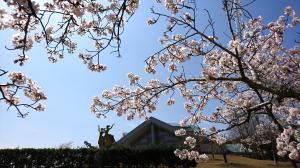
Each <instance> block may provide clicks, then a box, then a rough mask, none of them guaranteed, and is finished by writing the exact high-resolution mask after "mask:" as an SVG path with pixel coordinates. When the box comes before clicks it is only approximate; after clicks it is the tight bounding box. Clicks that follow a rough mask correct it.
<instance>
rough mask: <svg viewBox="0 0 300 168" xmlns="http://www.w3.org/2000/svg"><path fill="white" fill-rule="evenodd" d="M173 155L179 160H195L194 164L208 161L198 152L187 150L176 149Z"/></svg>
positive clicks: (205, 156)
mask: <svg viewBox="0 0 300 168" xmlns="http://www.w3.org/2000/svg"><path fill="white" fill-rule="evenodd" d="M174 154H175V155H176V156H178V157H179V158H180V159H189V160H195V161H196V162H207V161H208V160H209V158H208V156H207V155H206V154H199V152H198V151H189V150H187V149H183V150H179V149H176V150H175V151H174Z"/></svg>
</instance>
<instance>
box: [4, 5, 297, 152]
mask: <svg viewBox="0 0 300 168" xmlns="http://www.w3.org/2000/svg"><path fill="white" fill-rule="evenodd" d="M153 2H154V0H153V1H148V0H147V1H146V0H144V1H142V2H141V6H140V8H139V9H138V11H137V12H136V14H135V15H134V16H133V17H132V18H131V20H130V22H129V23H128V24H127V26H126V30H125V33H124V35H123V36H122V39H123V41H122V42H123V43H122V49H121V53H122V57H121V58H117V57H116V56H115V55H109V54H104V55H102V58H101V60H102V61H103V63H104V64H106V65H108V70H107V71H105V72H103V73H96V72H91V71H89V70H88V69H87V68H86V66H85V65H84V64H82V62H81V60H79V58H78V56H77V55H66V56H65V58H64V59H62V60H59V61H58V63H56V64H52V63H50V62H49V61H48V59H47V54H46V52H45V51H44V49H43V46H42V45H38V46H35V47H34V48H33V49H32V51H30V52H28V53H27V54H28V55H29V61H28V62H27V63H26V64H25V66H23V67H19V66H18V65H14V64H13V63H12V61H13V60H14V58H16V56H17V53H15V52H12V51H8V50H6V49H5V48H4V46H9V45H10V39H11V37H12V35H13V32H12V31H9V30H7V31H1V32H0V39H1V40H0V48H1V49H0V67H1V68H3V69H5V70H12V71H22V72H24V73H25V74H26V75H28V76H29V77H31V78H32V79H34V80H36V81H37V82H38V84H39V85H40V86H41V87H42V89H43V90H44V91H45V92H46V94H47V96H48V100H47V101H46V102H45V104H46V106H47V109H46V111H44V112H41V113H39V112H34V111H32V112H31V113H30V114H29V116H27V117H26V118H19V117H17V114H16V113H15V112H14V111H7V110H6V106H5V104H3V103H0V148H7V147H9V148H15V147H36V148H43V147H56V146H58V145H59V144H61V143H65V142H70V141H72V142H74V143H73V146H74V147H76V146H83V141H85V140H87V141H89V142H91V143H92V144H93V145H96V144H97V140H98V131H97V125H100V126H101V127H104V126H106V125H107V124H112V123H115V127H114V128H113V129H112V134H114V135H115V138H116V139H117V140H118V139H119V138H120V137H121V135H122V133H123V132H129V131H130V130H132V129H133V128H135V127H136V126H137V125H138V124H140V123H141V122H142V120H141V119H138V118H137V119H135V120H133V121H127V120H126V116H124V117H117V116H116V115H115V113H111V114H110V115H109V116H108V117H107V118H106V119H98V118H96V117H95V116H94V115H93V114H92V113H91V112H90V111H89V108H90V104H91V101H92V98H93V97H94V96H95V95H99V94H100V93H101V92H102V91H103V90H105V89H111V88H112V87H113V86H114V85H116V84H117V85H128V82H127V73H128V72H134V73H136V74H138V75H140V76H141V77H142V80H143V81H145V80H147V79H150V78H159V79H164V78H165V75H164V74H165V72H166V71H165V70H163V69H160V71H159V72H158V73H157V74H156V75H155V76H151V75H145V73H144V72H143V69H144V66H145V64H144V60H145V59H146V58H147V57H148V56H150V55H151V54H152V53H154V52H155V51H156V50H158V49H160V47H161V46H160V45H159V44H158V39H159V37H160V35H161V33H162V31H163V30H164V28H165V25H164V23H163V22H161V23H159V24H158V25H155V26H153V27H149V26H147V23H146V21H147V20H148V19H149V18H151V17H152V15H151V14H150V12H149V8H150V7H151V6H152V5H153ZM0 5H1V6H0V7H2V8H3V7H4V6H3V3H0ZM197 5H198V7H197V8H198V12H199V13H201V15H199V17H198V20H199V21H198V22H199V23H207V22H206V21H207V18H206V17H205V15H202V14H204V11H203V9H204V8H206V9H208V10H210V11H211V14H212V17H213V19H214V20H215V21H216V28H217V29H219V32H220V33H222V31H220V30H222V29H223V28H224V24H225V22H224V19H223V18H224V15H223V13H222V10H220V9H221V7H222V5H221V1H220V0H198V1H197ZM287 5H292V6H293V7H294V8H295V9H296V11H297V14H298V16H299V14H300V2H299V1H298V0H258V1H257V2H255V3H254V5H253V6H252V8H250V10H251V11H252V14H253V16H254V17H255V16H258V15H262V16H263V17H264V18H265V20H266V21H270V20H275V19H276V18H277V17H278V16H279V15H281V14H282V13H283V9H284V7H286V6H287ZM225 40H227V39H225ZM87 45H89V44H88V43H85V42H84V41H79V46H80V47H81V48H85V47H86V46H87ZM90 45H93V44H90ZM190 64H191V66H189V68H188V70H187V73H191V74H193V73H195V72H197V71H200V68H199V66H197V65H199V64H198V62H197V61H195V62H190ZM0 82H3V79H0ZM210 107H211V108H214V106H213V105H211V106H210ZM153 116H155V117H157V118H159V119H161V120H163V121H166V122H172V123H177V122H178V121H179V120H180V119H182V118H184V117H185V116H186V112H184V109H183V104H182V103H181V102H177V103H176V104H175V105H174V106H172V107H166V106H165V102H164V101H163V102H161V103H160V106H159V108H158V109H157V111H156V112H155V113H153Z"/></svg>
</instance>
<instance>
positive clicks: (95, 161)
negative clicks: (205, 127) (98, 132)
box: [0, 145, 197, 168]
mask: <svg viewBox="0 0 300 168" xmlns="http://www.w3.org/2000/svg"><path fill="white" fill-rule="evenodd" d="M174 150H175V148H174V147H172V146H165V145H161V146H160V145H159V146H144V147H125V146H118V147H117V146H115V147H112V148H110V149H109V150H107V151H104V152H103V151H99V150H93V149H87V148H80V149H1V150H0V167H1V168H8V167H13V166H15V167H25V166H26V167H45V168H48V167H78V168H85V167H157V166H168V167H195V166H196V165H197V164H196V162H195V161H189V160H180V159H179V158H178V157H176V156H175V155H174Z"/></svg>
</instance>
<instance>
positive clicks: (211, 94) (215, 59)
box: [91, 0, 300, 160]
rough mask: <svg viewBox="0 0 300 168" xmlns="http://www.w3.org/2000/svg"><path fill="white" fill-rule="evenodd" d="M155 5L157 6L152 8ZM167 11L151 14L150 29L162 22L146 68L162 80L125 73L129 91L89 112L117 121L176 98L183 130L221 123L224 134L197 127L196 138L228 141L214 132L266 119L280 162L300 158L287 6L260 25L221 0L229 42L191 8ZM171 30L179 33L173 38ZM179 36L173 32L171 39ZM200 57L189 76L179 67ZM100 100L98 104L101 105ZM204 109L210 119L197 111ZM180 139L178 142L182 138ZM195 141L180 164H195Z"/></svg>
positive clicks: (106, 94)
mask: <svg viewBox="0 0 300 168" xmlns="http://www.w3.org/2000/svg"><path fill="white" fill-rule="evenodd" d="M157 3H159V4H160V3H162V2H160V1H157ZM163 4H164V6H165V8H166V9H167V12H165V13H164V12H157V11H156V10H155V8H152V9H151V11H152V13H153V15H154V18H152V19H150V20H149V21H148V24H149V25H155V24H156V23H157V22H159V21H160V20H161V19H166V20H167V28H166V30H165V31H164V32H163V36H162V37H161V39H160V43H161V45H162V46H163V47H162V49H161V50H159V51H157V52H155V53H153V55H151V56H150V57H149V58H148V59H147V60H146V61H145V62H146V67H145V72H146V73H149V74H153V75H155V73H156V69H157V68H158V67H163V68H166V69H168V70H169V72H170V74H169V77H168V78H167V80H166V81H159V80H157V79H152V80H149V81H148V82H147V83H146V84H143V83H142V82H141V81H140V77H139V76H138V75H136V74H133V73H129V74H128V78H129V84H130V85H131V87H124V86H115V87H113V89H112V90H111V91H108V90H105V91H103V93H102V95H101V96H99V97H98V96H97V97H95V98H94V100H93V104H92V107H91V109H92V111H93V112H94V113H95V114H96V116H97V117H101V116H105V115H106V114H107V113H108V112H110V111H115V112H116V113H117V115H119V116H121V115H127V118H128V119H129V120H131V119H133V118H134V117H135V116H138V117H145V118H147V115H149V113H152V112H154V111H155V110H156V107H157V105H158V103H159V102H160V98H161V97H163V96H168V97H169V99H168V101H167V102H166V104H167V105H173V104H174V103H175V101H176V100H175V99H174V98H173V95H174V94H176V93H179V94H180V95H181V96H182V97H183V98H184V100H185V102H184V107H185V109H186V111H187V118H185V119H183V120H182V121H181V122H180V125H181V126H186V125H196V126H197V125H198V124H199V123H201V122H202V121H208V122H211V123H218V124H224V125H225V128H224V127H223V128H219V129H218V128H215V127H213V128H210V129H209V130H205V129H204V128H199V131H196V132H197V133H196V135H195V136H207V137H209V138H211V139H212V140H215V141H216V142H217V143H219V144H222V143H224V142H225V141H226V140H225V139H224V138H223V137H221V136H219V133H221V132H224V131H227V130H230V129H232V128H234V127H237V126H240V125H243V124H245V123H247V122H249V121H250V119H251V118H253V117H255V116H258V115H266V116H268V117H269V118H270V120H271V122H272V123H273V124H274V125H276V127H277V128H278V130H279V132H280V133H279V134H277V135H278V136H277V149H278V155H280V156H286V155H288V156H289V158H290V159H292V160H298V159H299V151H300V148H299V147H300V143H299V142H300V141H299V140H300V139H299V137H300V136H299V131H300V128H299V117H300V104H299V100H300V90H299V88H300V87H299V82H300V76H299V72H300V71H299V56H300V50H299V43H298V42H297V41H296V42H294V41H289V45H290V44H293V46H292V47H290V48H287V47H285V43H287V42H286V41H285V40H286V39H285V38H284V37H285V33H286V32H288V31H289V30H291V29H294V28H295V27H297V26H298V24H299V23H300V19H299V17H297V15H296V12H295V11H294V10H293V8H292V7H291V6H288V7H286V8H285V9H284V10H283V15H282V16H279V17H278V19H277V20H276V21H274V22H270V23H269V24H267V25H264V24H263V22H262V21H263V18H262V17H252V16H251V14H250V13H249V12H248V11H247V10H246V5H247V4H243V3H242V2H240V1H238V0H224V1H223V5H224V14H225V16H226V18H227V26H226V28H227V29H228V30H227V31H226V33H227V32H228V34H229V35H227V36H229V40H228V41H226V39H219V37H218V32H217V29H216V28H215V26H214V21H213V19H212V18H211V16H210V13H209V11H207V15H208V18H209V20H208V24H207V26H206V27H205V28H204V29H200V28H199V26H198V22H199V21H201V19H199V18H198V17H197V16H198V15H197V10H196V8H195V7H194V6H193V5H192V4H190V3H188V2H185V1H172V0H166V1H165V2H164V3H163ZM176 30H177V31H176ZM178 30H179V33H177V32H178ZM198 57H201V59H202V63H201V64H200V65H199V68H200V69H201V71H199V73H198V74H195V75H192V76H191V75H188V74H186V73H185V71H184V64H187V63H188V62H190V61H193V60H195V59H197V58H198ZM100 97H101V98H100ZM212 101H214V102H216V101H217V102H219V103H217V104H218V105H217V108H216V109H215V110H211V109H206V108H207V104H208V103H210V102H212ZM207 110H209V111H210V113H209V114H207V113H204V112H203V111H207ZM179 132H181V133H180V135H181V136H183V135H184V131H179ZM195 143H196V141H195V138H193V137H190V136H188V137H187V138H186V141H185V144H188V146H189V147H190V148H189V150H186V149H185V150H182V151H180V150H177V151H176V152H175V154H176V155H178V156H179V157H180V158H194V159H196V160H199V158H200V157H199V156H200V155H199V154H198V153H197V151H194V150H193V147H194V146H195Z"/></svg>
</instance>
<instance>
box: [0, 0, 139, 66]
mask: <svg viewBox="0 0 300 168" xmlns="http://www.w3.org/2000/svg"><path fill="white" fill-rule="evenodd" d="M5 2H6V4H7V7H6V8H5V9H2V8H0V30H3V29H13V30H15V32H16V34H15V35H14V36H13V37H12V40H11V41H12V46H11V48H10V49H12V50H20V51H21V54H19V58H16V60H15V63H17V62H21V63H20V65H23V64H24V62H25V61H26V60H24V59H21V57H25V55H26V52H27V51H29V50H31V49H32V48H33V46H34V44H35V43H41V42H42V41H44V42H45V44H46V46H45V48H46V51H47V53H48V54H49V57H48V59H49V61H50V62H52V63H56V62H57V61H58V60H59V59H62V58H64V55H66V53H70V54H75V52H76V50H77V49H78V48H79V46H78V45H77V41H76V39H75V38H74V37H75V35H79V36H81V37H86V38H87V39H88V40H90V41H91V42H92V43H94V44H95V47H94V48H90V47H89V48H86V51H87V54H85V57H81V56H79V58H80V59H82V60H83V62H84V63H86V64H87V66H88V68H89V69H90V70H92V71H96V72H102V71H105V70H106V66H105V65H103V64H101V63H100V53H101V52H102V51H103V50H105V49H106V48H107V47H112V48H117V50H116V51H117V53H119V50H120V43H121V40H120V34H121V33H122V32H123V29H124V23H125V21H124V20H125V19H126V18H127V17H128V18H129V17H130V16H131V15H133V14H134V12H135V11H136V9H137V8H138V6H139V0H127V1H124V2H121V1H116V0H109V1H108V3H103V2H101V1H86V0H84V1H82V0H70V1H61V0H50V1H45V2H37V1H34V0H28V1H25V0H9V1H5ZM53 18H55V19H53ZM104 23H105V24H104ZM119 54H120V53H119ZM79 55H80V54H79ZM26 57H28V55H26Z"/></svg>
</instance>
